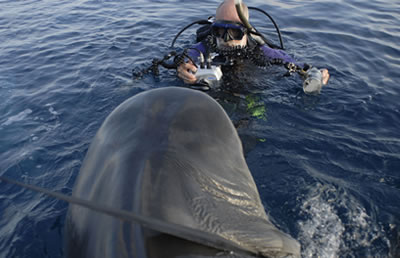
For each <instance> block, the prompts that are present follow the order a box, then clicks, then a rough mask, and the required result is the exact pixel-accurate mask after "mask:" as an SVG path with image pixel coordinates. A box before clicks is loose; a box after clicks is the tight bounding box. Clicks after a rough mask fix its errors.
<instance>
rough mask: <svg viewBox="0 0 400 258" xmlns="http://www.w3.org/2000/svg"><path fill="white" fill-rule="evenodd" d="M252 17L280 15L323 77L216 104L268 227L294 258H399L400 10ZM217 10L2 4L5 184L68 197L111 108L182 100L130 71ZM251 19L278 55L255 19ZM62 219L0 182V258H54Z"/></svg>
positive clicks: (57, 205) (293, 51)
mask: <svg viewBox="0 0 400 258" xmlns="http://www.w3.org/2000/svg"><path fill="white" fill-rule="evenodd" d="M246 3H247V4H248V5H249V6H254V7H259V8H261V9H263V10H265V11H267V12H268V13H269V14H271V15H272V16H273V17H274V19H275V21H276V22H277V23H278V25H279V27H280V30H281V32H282V34H283V39H284V43H285V47H286V51H287V52H288V53H289V54H290V55H292V56H293V57H294V58H295V59H296V60H299V61H301V62H306V63H310V64H313V65H314V66H317V67H325V68H327V69H328V70H329V72H330V74H331V79H330V81H329V84H328V85H327V86H325V87H324V88H323V89H322V92H321V94H320V95H318V96H310V95H305V94H304V93H303V91H302V87H301V84H302V83H301V79H300V78H299V77H298V76H297V75H292V76H284V74H285V71H284V69H281V68H279V67H278V68H275V67H273V68H267V69H258V70H257V71H255V72H253V74H252V75H256V76H252V78H251V79H250V80H246V81H245V82H244V83H245V84H246V85H245V86H246V87H247V88H248V89H249V91H248V93H247V94H245V95H244V96H243V95H242V96H239V97H236V96H229V97H227V98H226V99H224V100H221V99H219V101H221V104H222V105H223V106H224V108H226V110H227V112H228V114H229V115H230V116H231V118H232V120H233V121H235V122H237V125H238V132H239V134H240V136H241V139H242V141H243V144H244V147H245V151H246V160H247V162H248V165H249V168H250V170H251V171H252V174H253V176H254V179H255V181H256V184H257V186H258V189H259V192H260V195H261V199H262V201H263V204H264V206H265V209H266V211H267V213H268V214H269V215H270V217H271V219H272V221H273V222H274V223H275V224H276V225H277V226H278V227H279V228H280V229H281V230H283V231H285V232H287V233H289V234H290V235H291V236H293V237H294V238H296V239H298V240H299V241H300V243H301V244H302V256H303V257H400V111H399V104H398V100H399V95H400V88H399V86H398V82H399V81H400V72H399V71H400V44H399V42H400V2H399V1H381V0H371V1H359V0H347V1H324V0H316V1H310V0H307V1H299V0H290V1H276V0H271V1H269V0H268V1H261V0H249V1H246ZM218 4H219V1H210V0H205V1H201V2H199V1H193V0H187V1H177V0H165V1H151V0H150V1H143V0H136V1H121V0H120V1H100V0H68V1H65V0H59V1H50V0H42V1H39V0H24V1H22V0H0V175H4V176H8V177H11V178H14V179H17V180H20V181H23V182H26V183H30V184H34V185H38V186H42V187H45V188H48V189H51V190H54V191H58V192H62V193H65V194H70V193H71V192H72V187H73V184H74V181H75V178H76V176H77V174H78V173H79V169H80V166H81V164H82V161H83V159H84V156H85V153H86V151H87V149H88V146H89V144H90V142H91V139H92V138H93V136H94V134H95V133H96V131H97V129H98V128H99V127H100V125H101V123H102V122H103V120H104V119H105V118H106V117H107V115H108V114H109V113H110V112H111V111H112V110H113V109H114V108H115V107H116V106H118V105H119V104H120V103H121V102H123V101H124V100H126V99H127V98H129V97H131V96H133V95H135V94H137V93H139V92H142V91H146V90H149V89H153V88H160V87H168V86H174V85H176V86H182V87H184V84H183V83H182V82H181V81H180V80H178V79H177V78H176V76H175V73H174V71H171V70H165V69H160V75H158V76H153V75H144V76H143V77H141V78H135V79H133V78H132V74H131V71H132V69H134V68H137V67H140V68H143V67H146V66H148V65H149V64H150V63H151V60H152V59H153V58H156V57H157V58H161V57H163V56H164V54H166V53H167V52H168V51H170V49H169V45H170V44H171V41H172V39H173V37H174V36H175V34H176V33H177V32H178V31H179V30H180V29H181V28H183V26H185V25H187V24H189V23H190V22H192V21H195V20H198V19H204V18H207V17H208V16H209V15H212V14H213V13H214V11H215V8H216V7H217V6H218ZM251 18H252V22H253V23H254V25H256V27H257V28H259V29H261V30H263V31H264V32H265V33H266V34H267V35H268V36H269V37H270V38H271V39H272V40H274V41H275V42H277V41H276V34H274V33H273V28H272V27H271V24H270V23H269V22H268V20H267V19H266V18H265V17H264V16H262V15H259V14H257V13H252V12H251ZM194 31H195V29H194V28H193V29H191V30H188V31H186V32H185V33H184V34H183V35H182V36H181V37H180V38H179V40H178V41H177V43H176V46H177V47H178V50H181V49H183V48H184V47H188V46H190V44H191V43H193V42H194V39H195V38H194ZM227 99H228V100H227ZM396 99H397V101H396ZM67 208H68V206H67V204H66V203H64V202H62V201H59V200H56V199H53V198H50V197H46V196H44V195H42V194H38V193H34V192H31V191H29V190H25V189H21V188H20V187H17V186H12V185H9V184H5V183H4V182H0V257H63V254H64V250H63V225H64V219H65V215H66V211H67Z"/></svg>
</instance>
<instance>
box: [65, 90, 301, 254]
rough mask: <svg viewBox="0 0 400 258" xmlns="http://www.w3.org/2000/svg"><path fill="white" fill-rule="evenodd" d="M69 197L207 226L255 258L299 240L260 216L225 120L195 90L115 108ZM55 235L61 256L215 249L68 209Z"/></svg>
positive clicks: (294, 248)
mask: <svg viewBox="0 0 400 258" xmlns="http://www.w3.org/2000/svg"><path fill="white" fill-rule="evenodd" d="M73 195H74V196H76V197H79V198H83V199H86V200H91V201H93V202H95V203H97V204H100V205H104V206H107V207H112V208H115V209H120V210H127V211H132V212H134V213H137V214H140V215H143V216H146V217H150V218H155V219H159V220H161V221H165V222H167V223H173V224H178V225H183V226H186V227H190V228H193V229H196V230H199V231H204V232H208V233H210V234H213V235H217V236H219V237H222V238H224V239H226V240H228V241H231V242H232V243H234V244H236V245H238V246H242V247H243V248H246V249H249V250H253V251H254V252H257V253H260V254H263V255H265V256H277V257H280V256H287V255H292V256H294V257H299V256H300V245H299V243H298V242H297V241H296V240H294V239H292V238H291V237H290V236H289V235H287V234H285V233H283V232H281V231H280V230H278V229H277V228H276V227H275V226H274V225H273V224H272V223H271V222H270V220H269V218H268V216H267V215H266V213H265V210H264V207H263V205H262V203H261V200H260V197H259V193H258V190H257V187H256V185H255V183H254V180H253V177H252V176H251V173H250V171H249V169H248V167H247V164H246V161H245V159H244V156H243V151H242V145H241V141H240V139H239V137H238V135H237V132H236V129H235V128H234V126H233V125H232V123H231V121H230V119H229V117H228V116H227V114H226V113H225V111H224V110H223V108H222V107H221V106H220V105H219V104H218V103H217V102H216V101H215V100H213V99H212V98H211V97H209V96H208V95H206V94H204V93H202V92H199V91H194V90H189V89H183V88H176V87H169V88H163V89H156V90H150V91H147V92H144V93H140V94H138V95H136V96H134V97H132V98H130V99H128V100H126V101H125V102H124V103H122V104H121V105H120V106H118V107H117V108H116V109H115V110H114V111H113V112H112V113H111V114H110V115H109V116H108V117H107V119H106V120H105V121H104V123H103V125H102V126H101V128H100V129H99V131H98V132H97V134H96V136H95V137H94V139H93V141H92V143H91V145H90V148H89V150H88V152H87V155H86V157H85V160H84V162H83V165H82V167H81V170H80V173H79V175H78V178H77V180H76V183H75V186H74V189H73ZM65 232H66V249H67V253H68V256H69V257H197V256H195V255H201V257H213V256H214V255H215V256H216V255H217V254H218V251H217V250H213V249H211V248H207V247H204V246H201V245H198V244H194V243H191V242H189V241H185V240H184V239H180V238H176V237H172V236H168V235H165V234H161V233H159V232H157V231H154V230H148V229H146V228H145V227H142V226H140V225H138V224H136V223H131V222H126V221H125V222H124V221H121V220H119V219H117V218H113V217H110V216H107V215H104V214H101V213H97V212H94V211H91V210H88V209H85V208H82V207H79V206H76V205H70V208H69V211H68V215H67V219H66V230H65ZM199 257H200V256H199Z"/></svg>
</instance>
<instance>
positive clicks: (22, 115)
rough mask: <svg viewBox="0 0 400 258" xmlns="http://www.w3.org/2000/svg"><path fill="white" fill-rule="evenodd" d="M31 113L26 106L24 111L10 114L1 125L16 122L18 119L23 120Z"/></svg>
mask: <svg viewBox="0 0 400 258" xmlns="http://www.w3.org/2000/svg"><path fill="white" fill-rule="evenodd" d="M31 113H32V110H31V109H29V108H27V109H25V110H24V111H22V112H20V113H18V114H17V115H15V116H11V117H9V118H8V119H7V121H5V122H4V123H3V124H2V125H4V126H7V125H10V124H12V123H15V122H18V121H22V120H24V119H25V118H26V117H27V116H28V115H29V114H31Z"/></svg>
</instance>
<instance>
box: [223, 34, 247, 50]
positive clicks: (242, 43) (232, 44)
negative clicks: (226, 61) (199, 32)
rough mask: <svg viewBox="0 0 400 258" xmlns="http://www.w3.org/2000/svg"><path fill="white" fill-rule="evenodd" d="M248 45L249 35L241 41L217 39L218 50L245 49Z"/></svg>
mask: <svg viewBox="0 0 400 258" xmlns="http://www.w3.org/2000/svg"><path fill="white" fill-rule="evenodd" d="M246 44H247V35H244V36H243V38H242V39H241V40H229V41H226V42H225V40H224V39H223V38H217V47H218V48H226V47H237V46H240V47H245V46H246Z"/></svg>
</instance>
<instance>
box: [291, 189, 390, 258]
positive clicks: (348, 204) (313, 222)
mask: <svg viewBox="0 0 400 258" xmlns="http://www.w3.org/2000/svg"><path fill="white" fill-rule="evenodd" d="M301 202H302V205H301V215H302V217H304V218H305V219H304V220H302V221H300V222H299V223H298V228H299V236H298V240H299V241H300V243H301V245H302V257H322V258H325V257H327V258H336V257H343V256H346V257H357V253H356V252H357V251H359V250H363V251H362V252H363V253H364V255H367V256H368V255H372V253H371V252H370V251H369V250H371V249H373V248H372V247H373V245H374V243H373V242H374V241H375V240H377V239H378V238H381V239H383V240H384V241H386V242H387V244H388V245H389V242H388V240H387V238H386V237H385V235H384V232H383V230H382V227H381V226H380V225H378V224H377V222H376V221H374V220H373V219H372V218H371V217H370V216H369V215H368V213H367V212H366V209H365V207H363V206H362V204H361V203H360V202H359V201H357V199H356V198H355V197H354V196H351V195H350V194H348V193H347V192H346V191H345V190H343V189H340V190H339V189H336V188H335V187H334V186H332V185H322V184H320V183H317V184H316V185H314V186H313V187H312V188H311V189H310V191H309V193H308V194H307V195H305V196H303V197H302V198H301ZM339 211H340V213H339Z"/></svg>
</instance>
